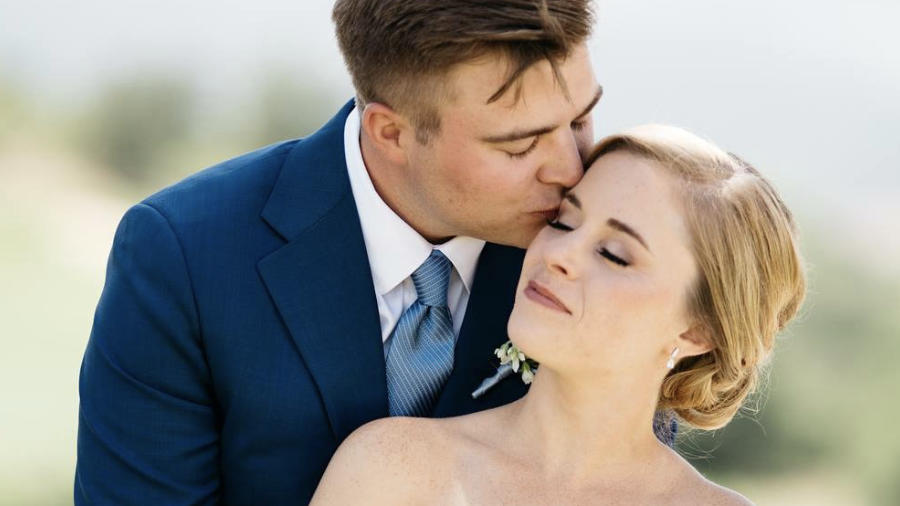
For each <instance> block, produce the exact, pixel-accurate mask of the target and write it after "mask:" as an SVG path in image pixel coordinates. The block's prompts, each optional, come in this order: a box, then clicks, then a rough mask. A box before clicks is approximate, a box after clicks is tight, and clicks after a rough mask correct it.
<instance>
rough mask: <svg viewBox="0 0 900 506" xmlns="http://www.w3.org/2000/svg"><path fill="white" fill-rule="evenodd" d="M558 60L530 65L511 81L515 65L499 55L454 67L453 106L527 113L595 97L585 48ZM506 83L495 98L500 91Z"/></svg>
mask: <svg viewBox="0 0 900 506" xmlns="http://www.w3.org/2000/svg"><path fill="white" fill-rule="evenodd" d="M555 63H556V67H557V69H556V71H554V68H553V65H551V63H550V61H548V60H539V61H537V62H535V63H534V64H532V65H531V66H529V67H528V68H527V69H526V70H525V71H524V72H522V73H521V74H520V75H519V76H517V77H515V79H513V80H512V82H511V83H508V81H510V77H511V76H512V75H513V73H514V70H515V68H514V67H513V66H512V65H513V64H512V62H511V61H509V59H508V58H506V57H505V56H503V55H500V54H488V55H484V56H481V57H479V58H477V59H475V60H472V61H469V62H466V63H463V64H460V65H458V66H457V67H455V68H454V70H453V72H452V73H451V75H450V76H449V77H450V79H449V84H450V87H451V89H452V93H451V96H452V97H453V102H454V105H456V106H461V107H463V108H466V109H470V110H482V111H485V112H488V113H492V114H503V115H508V114H512V115H515V114H516V113H523V114H527V113H528V112H529V111H530V110H533V109H535V108H538V107H540V106H542V105H546V103H552V104H553V107H565V106H566V105H569V106H570V107H583V106H584V105H585V103H586V102H589V101H590V100H591V99H593V97H594V95H595V93H596V89H597V84H596V79H594V75H593V69H592V68H591V63H590V58H589V56H588V54H587V50H586V48H584V49H578V50H576V51H573V53H572V54H570V55H569V56H568V57H567V58H565V59H560V60H558V61H557V62H555ZM506 85H508V86H507V89H506V90H505V92H504V93H503V94H502V95H500V96H499V98H496V99H495V100H492V98H495V97H494V95H495V94H497V91H498V90H500V89H502V88H504V86H506Z"/></svg>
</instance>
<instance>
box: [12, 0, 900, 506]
mask: <svg viewBox="0 0 900 506" xmlns="http://www.w3.org/2000/svg"><path fill="white" fill-rule="evenodd" d="M252 5H253V6H252V7H250V6H249V4H245V3H242V2H234V1H226V2H221V1H220V2H213V1H212V0H197V1H195V2H191V3H189V4H183V3H179V2H175V1H172V0H161V1H158V2H153V3H150V2H134V1H129V2H118V3H113V2H111V1H110V0H90V1H86V2H81V3H65V2H61V1H47V0H39V1H34V2H28V3H25V2H12V1H7V0H3V1H0V346H2V352H0V504H10V505H12V504H15V505H29V504H41V505H44V504H48V505H50V504H69V503H71V488H72V478H73V470H74V464H75V433H76V427H77V406H78V400H77V378H78V368H79V365H80V360H81V354H82V353H83V351H84V347H85V344H86V342H87V338H88V335H89V332H90V326H91V319H92V316H93V310H94V307H95V304H96V301H97V299H98V296H99V294H100V290H101V288H102V285H103V278H104V269H105V262H106V256H107V254H108V251H109V247H110V245H111V243H112V236H113V232H114V230H115V226H116V224H117V222H118V219H119V218H120V217H121V215H122V213H123V212H124V211H125V209H126V208H127V207H128V206H129V205H130V204H132V203H134V202H136V201H138V200H140V199H141V198H142V197H143V196H145V195H147V194H149V193H150V192H152V191H154V190H156V189H158V188H161V187H163V186H165V185H168V184H171V183H173V182H175V181H177V180H179V179H180V178H182V177H184V176H186V175H187V174H190V173H192V172H195V171H197V170H199V169H201V168H203V167H206V166H208V165H212V164H213V163H215V162H217V161H219V160H222V159H225V158H228V157H231V156H235V155H238V154H240V153H242V152H245V151H247V150H251V149H254V148H256V147H258V146H261V145H264V144H268V143H271V142H275V141H278V140H280V139H285V138H291V137H298V136H302V135H305V134H307V133H309V132H311V131H313V130H315V129H316V128H317V127H318V126H319V125H320V124H321V123H322V122H323V121H325V120H326V119H327V118H329V117H330V116H331V115H332V114H333V113H334V111H336V109H337V108H338V107H339V106H340V105H341V104H343V103H344V101H345V100H347V99H349V98H350V96H351V95H352V88H351V86H350V81H349V78H348V77H347V75H346V72H345V71H344V69H343V66H342V63H341V60H340V56H339V53H338V50H337V45H336V43H335V41H334V37H333V34H332V28H331V23H330V16H329V14H330V9H331V2H329V1H327V0H323V1H310V2H304V3H301V2H287V1H284V0H261V1H259V2H256V3H254V4H252ZM597 11H598V15H599V22H598V25H597V27H596V35H595V37H594V38H593V40H592V41H591V44H590V45H591V49H592V55H593V60H594V63H595V68H596V71H597V75H598V79H599V80H600V82H601V83H602V84H603V85H604V87H605V89H606V95H605V97H604V99H603V101H602V102H601V105H600V107H599V108H598V110H597V113H596V116H595V120H596V127H597V128H596V130H597V131H598V136H602V135H605V134H608V133H611V132H614V131H616V130H619V129H621V128H624V127H627V126H631V125H635V124H639V123H645V122H650V121H654V122H667V123H674V124H678V125H681V126H684V127H687V128H689V129H691V130H694V131H695V132H698V133H700V134H703V135H705V136H708V137H710V138H711V139H713V140H714V141H716V142H717V143H719V144H720V145H722V146H723V147H725V148H727V149H728V150H730V151H733V152H736V153H738V154H740V155H741V156H742V157H743V158H745V159H747V160H748V161H750V162H751V163H753V164H755V165H756V166H757V167H759V168H760V170H761V171H762V172H763V173H765V174H766V175H768V176H769V177H770V178H771V179H772V180H773V181H774V182H775V184H776V185H777V186H778V187H779V188H780V190H781V191H782V193H783V195H784V196H785V198H786V200H787V201H788V203H789V204H790V205H791V206H792V208H793V209H794V210H795V212H796V213H797V215H798V218H799V221H800V225H801V228H802V232H803V240H804V245H803V246H804V250H805V253H806V256H807V259H808V263H809V272H810V293H809V297H808V302H807V304H806V307H805V308H804V311H803V314H802V316H801V317H800V318H799V320H798V321H797V322H796V323H795V324H794V325H793V326H792V327H791V328H790V329H789V331H788V332H787V333H786V334H785V335H783V336H782V338H781V340H780V341H779V344H778V347H777V351H776V354H775V358H774V360H773V364H772V368H771V372H770V375H769V378H768V381H767V389H766V391H765V393H764V394H762V395H760V396H758V398H756V399H755V400H754V402H753V403H752V404H751V406H750V407H749V408H748V410H747V412H746V413H744V414H742V415H741V416H740V417H739V418H738V419H737V420H735V421H734V422H733V423H732V424H731V425H730V426H729V427H727V428H726V429H723V430H721V431H717V432H716V433H713V434H703V433H699V432H694V433H690V434H687V435H686V436H684V437H683V438H682V441H681V443H680V447H681V451H682V452H683V453H684V454H686V455H687V456H689V457H690V458H691V459H692V460H693V461H694V462H695V464H696V465H697V466H698V467H699V468H700V469H701V470H702V471H703V472H704V473H706V474H707V475H708V476H710V477H711V478H713V479H715V480H718V481H720V482H721V483H722V484H724V485H726V486H730V487H733V488H735V489H737V490H739V491H740V492H742V493H744V494H745V495H747V496H748V497H750V498H751V499H753V500H754V501H756V502H757V503H758V504H761V505H762V504H772V505H802V504H811V505H845V504H885V505H888V504H900V480H898V478H900V437H897V435H896V430H894V426H895V425H896V423H897V420H898V418H900V407H898V406H897V403H896V399H897V398H898V395H897V394H898V388H897V387H898V385H900V372H898V370H900V369H898V368H897V367H896V362H897V361H898V359H900V339H898V338H900V170H898V169H900V142H898V141H897V133H898V131H900V128H898V127H900V58H897V54H896V48H897V47H900V35H898V33H897V32H896V31H895V30H893V24H894V22H895V21H896V20H897V19H900V6H898V4H897V3H896V2H889V1H877V0H860V1H857V2H853V3H849V2H833V1H819V2H813V1H811V0H800V1H794V2H790V3H782V2H776V1H774V0H762V1H759V2H752V3H749V2H747V3H742V4H739V5H738V4H733V3H726V2H714V1H712V0H685V1H682V2H677V3H671V2H634V1H627V0H610V1H600V2H598V3H597ZM750 408H752V409H750Z"/></svg>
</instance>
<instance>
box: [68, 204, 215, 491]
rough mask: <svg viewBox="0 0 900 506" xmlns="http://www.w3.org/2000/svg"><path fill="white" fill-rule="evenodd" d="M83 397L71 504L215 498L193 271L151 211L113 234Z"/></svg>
mask: <svg viewBox="0 0 900 506" xmlns="http://www.w3.org/2000/svg"><path fill="white" fill-rule="evenodd" d="M79 392H80V407H79V419H78V463H77V466H76V471H75V491H74V492H75V503H76V504H79V505H80V504H122V505H127V504H207V503H215V502H216V501H217V498H218V493H219V471H218V469H219V468H218V453H219V435H218V430H217V416H216V409H215V404H214V401H213V394H212V387H211V379H210V373H209V369H208V366H207V362H206V359H205V356H204V352H203V347H202V344H201V329H200V324H199V318H198V316H197V307H196V302H195V299H194V293H193V290H192V287H191V279H190V274H189V271H188V267H187V263H186V261H185V256H184V252H183V250H182V247H181V244H180V242H179V240H178V238H177V237H176V234H175V232H174V230H173V229H172V227H171V225H170V223H169V221H168V220H167V219H166V218H165V217H164V216H163V215H162V214H161V213H160V212H158V211H157V210H156V208H154V207H151V206H149V205H145V204H138V205H137V206H134V207H133V208H131V209H130V210H129V211H128V212H127V213H126V214H125V216H124V218H123V219H122V221H121V223H120V224H119V228H118V230H117V231H116V236H115V240H114V242H113V247H112V252H111V253H110V258H109V263H108V265H107V275H106V284H105V286H104V288H103V293H102V295H101V297H100V302H99V304H98V305H97V310H96V314H95V317H94V324H93V328H92V330H91V335H90V340H89V342H88V345H87V349H86V351H85V354H84V360H83V362H82V365H81V375H80V381H79Z"/></svg>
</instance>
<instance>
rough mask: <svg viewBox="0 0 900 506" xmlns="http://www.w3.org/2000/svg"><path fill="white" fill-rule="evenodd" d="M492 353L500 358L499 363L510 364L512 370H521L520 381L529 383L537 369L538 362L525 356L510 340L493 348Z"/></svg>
mask: <svg viewBox="0 0 900 506" xmlns="http://www.w3.org/2000/svg"><path fill="white" fill-rule="evenodd" d="M494 355H497V358H499V359H500V365H506V364H510V365H511V366H512V371H513V372H519V370H520V369H521V371H522V382H523V383H525V384H526V385H530V384H531V382H532V381H533V380H534V373H535V372H536V371H537V366H538V363H537V362H535V361H534V360H531V359H530V358H528V357H526V356H525V354H524V353H522V351H521V350H519V348H516V345H514V344H513V343H512V341H506V343H505V344H504V345H503V346H501V347H499V348H497V349H496V350H494Z"/></svg>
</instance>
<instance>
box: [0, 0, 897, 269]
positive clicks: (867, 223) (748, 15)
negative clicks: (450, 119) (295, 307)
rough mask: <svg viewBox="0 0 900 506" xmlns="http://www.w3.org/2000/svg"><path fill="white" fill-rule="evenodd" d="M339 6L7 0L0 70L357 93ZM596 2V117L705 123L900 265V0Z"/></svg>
mask: <svg viewBox="0 0 900 506" xmlns="http://www.w3.org/2000/svg"><path fill="white" fill-rule="evenodd" d="M331 6H332V2H330V1H326V0H306V1H297V0H292V1H287V0H258V1H256V2H253V3H249V2H243V1H241V2H238V1H235V0H225V1H213V0H193V1H190V2H183V1H177V2H176V1H173V0H155V1H152V2H151V1H144V0H141V1H134V0H131V1H129V0H124V1H123V0H119V1H113V0H84V1H81V2H68V1H61V0H32V1H29V2H21V1H10V0H3V1H2V3H0V76H3V77H4V78H5V79H7V80H11V81H12V82H13V84H14V85H16V86H17V87H18V88H19V89H20V91H22V90H24V91H25V92H28V93H30V94H32V95H34V96H36V97H38V98H39V100H41V101H42V102H44V103H47V104H59V103H66V102H70V101H78V100H83V99H84V97H86V96H90V94H91V92H92V90H93V89H95V88H96V87H97V86H98V85H100V84H101V83H104V82H109V81H111V80H114V79H117V78H124V77H126V76H128V75H130V74H137V73H140V72H147V71H148V70H149V71H153V70H159V71H161V72H169V73H171V72H172V71H174V72H180V73H181V74H182V75H185V76H190V77H191V78H192V79H193V80H195V82H196V83H197V84H198V85H199V86H200V87H201V89H202V90H203V91H204V95H205V98H206V100H209V101H212V102H215V101H217V100H229V99H230V97H234V96H237V95H239V94H241V93H243V92H245V91H246V90H250V89H255V88H257V87H258V86H259V84H260V80H261V79H263V78H264V76H265V75H266V70H267V69H270V68H279V69H281V70H282V71H283V70H284V69H295V72H296V73H297V77H299V78H301V79H308V80H310V81H314V82H316V83H323V86H322V88H321V89H323V90H329V93H330V94H332V95H333V96H337V97H349V96H350V95H351V94H352V87H351V85H350V80H349V77H348V76H347V74H346V72H345V70H344V67H343V63H342V61H341V58H340V54H339V52H338V49H337V44H336V42H335V40H334V36H333V27H332V23H331V20H330V10H331ZM597 12H598V18H599V22H598V25H597V27H596V32H595V36H594V38H593V40H592V41H591V47H592V51H593V59H594V62H595V67H596V69H597V73H598V77H599V79H600V81H601V83H603V84H604V86H605V88H606V92H607V93H606V97H605V98H604V101H603V102H602V105H601V107H600V108H599V109H598V112H597V115H596V117H597V131H598V134H600V135H602V134H607V133H611V132H612V131H615V130H617V129H621V128H624V127H627V126H630V125H634V124H638V123H644V122H650V121H658V122H668V123H675V124H678V125H681V126H685V127H687V128H690V129H692V130H694V131H696V132H698V133H700V134H702V135H705V136H708V137H710V138H711V139H713V140H714V141H716V142H717V143H719V144H721V145H723V146H724V147H725V148H727V149H729V150H731V151H734V152H736V153H738V154H740V155H741V156H742V157H744V158H746V159H747V160H749V161H750V162H751V163H754V164H755V165H757V167H759V168H760V169H761V170H762V171H763V173H764V174H767V175H769V176H770V177H771V178H772V179H774V180H775V182H776V184H778V185H779V186H780V187H781V189H782V191H783V192H784V193H785V194H786V195H787V198H788V200H789V202H791V203H792V204H794V205H795V206H799V208H800V212H801V214H803V213H812V214H815V215H816V217H817V218H818V219H817V220H816V221H819V222H825V223H828V224H829V227H831V226H835V227H837V228H838V229H840V230H841V231H842V233H841V241H840V244H838V245H836V248H842V247H848V248H850V249H851V250H852V249H855V248H857V247H858V246H857V244H858V243H862V244H865V245H867V246H871V249H872V250H873V251H874V253H873V254H874V255H876V256H877V257H878V259H879V261H881V262H884V263H887V264H889V268H890V270H891V271H893V272H900V260H897V259H898V258H900V142H898V140H897V133H898V131H900V54H898V48H900V31H898V30H896V29H895V27H896V22H897V21H898V20H900V2H896V1H895V0H858V1H854V2H849V1H843V2H838V1H833V0H824V1H821V0H820V1H812V0H795V1H790V2H786V1H775V0H757V1H754V2H721V1H714V0H681V1H678V2H670V1H665V2H664V1H648V2H639V1H634V0H605V1H600V2H597ZM331 98H333V97H331ZM297 113H298V114H302V113H303V111H297ZM198 168H199V167H198ZM841 244H843V245H845V246H842V245H841ZM848 244H849V245H850V246H846V245H848Z"/></svg>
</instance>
